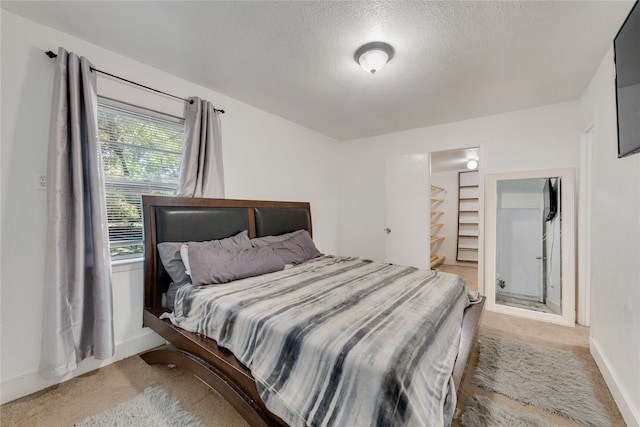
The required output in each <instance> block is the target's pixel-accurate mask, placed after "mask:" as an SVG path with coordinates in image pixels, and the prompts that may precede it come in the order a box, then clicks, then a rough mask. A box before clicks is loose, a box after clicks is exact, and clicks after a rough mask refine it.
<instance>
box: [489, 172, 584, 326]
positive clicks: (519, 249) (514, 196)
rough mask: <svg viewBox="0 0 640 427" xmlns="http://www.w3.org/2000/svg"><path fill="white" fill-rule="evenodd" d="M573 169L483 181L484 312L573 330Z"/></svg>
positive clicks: (496, 176)
mask: <svg viewBox="0 0 640 427" xmlns="http://www.w3.org/2000/svg"><path fill="white" fill-rule="evenodd" d="M573 192H574V179H573V170H572V169H556V170H545V171H531V172H517V173H508V174H493V175H489V176H488V178H487V253H488V254H489V256H488V257H487V263H488V265H487V278H486V281H485V283H486V284H487V294H488V298H487V301H488V307H487V308H488V309H489V310H492V311H498V312H503V313H508V314H514V315H518V316H522V317H528V318H533V319H539V320H546V321H550V322H554V323H561V324H567V325H573V324H574V321H575V311H574V310H575V288H574V286H575V273H574V271H575V259H574V237H573V227H574V218H573V216H574V209H573V203H574V201H573V200H574V198H573Z"/></svg>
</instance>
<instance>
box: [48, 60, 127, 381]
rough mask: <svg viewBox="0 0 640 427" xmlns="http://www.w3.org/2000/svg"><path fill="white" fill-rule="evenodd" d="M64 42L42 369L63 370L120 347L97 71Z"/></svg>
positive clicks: (53, 137) (54, 122) (58, 75)
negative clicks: (115, 332) (115, 324)
mask: <svg viewBox="0 0 640 427" xmlns="http://www.w3.org/2000/svg"><path fill="white" fill-rule="evenodd" d="M90 67H91V64H90V63H89V61H87V59H86V58H80V57H78V56H77V55H75V54H73V53H68V52H67V51H66V50H64V49H63V48H60V49H59V50H58V58H57V60H56V71H55V77H54V82H53V99H52V104H51V105H52V108H51V123H50V127H49V150H48V163H47V181H48V182H47V211H48V222H47V246H46V265H45V279H44V283H45V304H44V332H43V338H42V354H41V359H40V373H41V374H42V375H43V376H45V377H55V376H60V375H64V374H65V373H67V372H69V371H72V370H73V369H75V368H76V367H77V364H78V363H79V362H80V361H81V360H83V359H85V358H87V357H89V356H92V355H93V356H95V358H96V359H108V358H110V357H112V356H113V354H114V347H115V346H114V340H113V308H112V305H113V304H112V301H113V297H112V289H111V259H110V255H109V236H108V229H107V214H106V205H105V195H104V178H103V172H102V160H101V156H100V149H99V147H98V115H97V108H98V98H97V93H96V73H95V72H92V71H91V70H90Z"/></svg>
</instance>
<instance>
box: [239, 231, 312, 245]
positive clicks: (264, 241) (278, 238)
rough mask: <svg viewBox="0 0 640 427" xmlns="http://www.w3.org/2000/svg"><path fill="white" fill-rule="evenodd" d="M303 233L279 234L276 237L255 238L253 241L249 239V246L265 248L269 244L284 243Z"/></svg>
mask: <svg viewBox="0 0 640 427" xmlns="http://www.w3.org/2000/svg"><path fill="white" fill-rule="evenodd" d="M303 231H305V230H296V231H292V232H291V233H285V234H280V235H278V236H264V237H257V238H255V239H251V244H252V245H253V247H254V248H259V247H260V246H267V245H270V244H271V243H276V242H282V241H285V240H287V239H290V238H291V237H293V236H295V235H296V234H300V233H302V232H303Z"/></svg>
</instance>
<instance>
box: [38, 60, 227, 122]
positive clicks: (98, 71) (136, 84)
mask: <svg viewBox="0 0 640 427" xmlns="http://www.w3.org/2000/svg"><path fill="white" fill-rule="evenodd" d="M44 54H45V55H47V56H48V57H49V58H56V57H57V56H58V55H57V54H56V53H54V52H52V51H50V50H48V51H46V52H45V53H44ZM90 69H91V71H95V72H96V73H100V74H104V75H105V76H109V77H113V78H114V79H118V80H122V81H123V82H127V83H129V84H132V85H135V86H140V87H142V88H144V89H147V90H150V91H152V92H157V93H161V94H163V95H166V96H170V97H171V98H175V99H179V100H181V101H185V102H187V101H188V102H189V104H193V100H192V99H185V98H182V97H180V96H176V95H171V94H170V93H167V92H163V91H161V90H158V89H154V88H152V87H149V86H145V85H143V84H140V83H137V82H134V81H131V80H128V79H125V78H124V77H120V76H116V75H114V74H111V73H107V72H106V71H102V70H99V69H97V68H94V67H90ZM213 111H217V112H219V113H221V114H224V110H219V109H217V108H214V109H213Z"/></svg>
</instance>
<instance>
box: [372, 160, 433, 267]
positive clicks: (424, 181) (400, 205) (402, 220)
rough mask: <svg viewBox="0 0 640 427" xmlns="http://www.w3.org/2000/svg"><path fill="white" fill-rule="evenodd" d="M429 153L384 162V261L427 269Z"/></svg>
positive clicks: (428, 250)
mask: <svg viewBox="0 0 640 427" xmlns="http://www.w3.org/2000/svg"><path fill="white" fill-rule="evenodd" d="M429 188H430V187H429V155H428V154H409V155H402V156H395V157H391V158H389V159H387V161H386V164H385V227H384V229H383V230H380V232H381V233H384V236H385V261H386V262H391V263H394V264H402V265H411V266H414V267H418V268H429V258H430V253H429V252H430V247H429V232H430V230H429V222H430V221H429V194H430V190H429Z"/></svg>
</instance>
